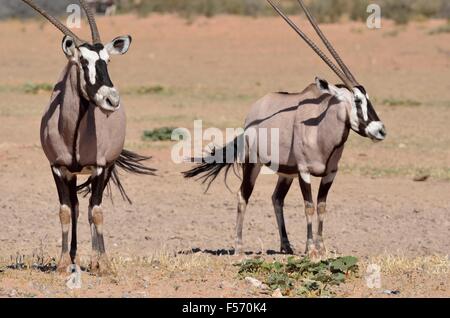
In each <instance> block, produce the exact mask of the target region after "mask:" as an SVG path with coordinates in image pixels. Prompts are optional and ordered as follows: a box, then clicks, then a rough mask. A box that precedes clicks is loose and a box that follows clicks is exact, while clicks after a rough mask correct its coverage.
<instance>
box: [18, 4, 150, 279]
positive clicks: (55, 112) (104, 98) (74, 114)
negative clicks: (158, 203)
mask: <svg viewBox="0 0 450 318" xmlns="http://www.w3.org/2000/svg"><path fill="white" fill-rule="evenodd" d="M22 1H24V2H25V3H27V4H28V5H29V6H30V7H32V8H33V9H34V10H36V11H37V12H39V13H40V14H41V15H43V16H44V17H45V18H46V19H47V20H48V21H50V22H51V23H52V24H53V25H54V26H55V27H56V28H58V29H59V30H60V31H61V32H62V33H63V34H64V35H65V36H64V39H63V41H62V49H63V51H64V53H65V55H66V57H67V59H68V64H67V66H66V67H65V68H64V70H63V72H62V74H61V76H60V79H59V80H58V82H57V84H56V85H55V88H54V90H53V94H52V97H51V101H50V104H49V105H48V107H47V108H46V109H45V112H44V115H43V118H42V122H41V131H40V136H41V143H42V148H43V150H44V152H45V155H46V157H47V158H48V160H49V162H50V166H51V171H52V173H53V177H54V180H55V183H56V187H57V190H58V196H59V202H60V210H59V218H60V221H61V227H62V252H61V258H60V260H59V263H58V267H57V269H58V271H62V272H64V271H66V269H67V267H68V266H69V265H70V264H76V263H77V262H79V260H78V257H77V220H78V215H79V209H78V197H77V194H78V192H79V191H84V192H87V193H89V192H91V197H90V200H89V213H88V218H89V224H90V227H91V236H92V250H93V255H92V258H91V265H90V270H91V272H93V273H98V274H102V273H107V272H109V271H110V270H111V267H110V264H109V261H108V258H107V256H106V252H105V243H104V239H103V208H102V199H103V192H104V190H105V188H106V187H107V186H109V183H110V181H112V182H113V183H114V184H115V185H116V186H117V187H118V188H119V190H120V193H121V194H122V197H123V198H124V199H127V200H128V201H129V198H128V196H127V194H126V193H125V190H124V188H123V186H122V184H121V182H120V180H119V175H118V172H117V168H122V169H123V170H125V171H127V172H132V173H137V174H144V175H152V174H154V171H155V170H154V169H151V168H148V167H146V166H144V165H143V164H142V161H145V160H147V159H150V158H149V157H143V156H140V155H137V154H135V153H132V152H130V151H127V150H124V149H123V147H124V142H125V130H126V117H125V110H124V107H123V105H122V104H121V100H120V95H119V92H118V90H117V89H116V88H115V87H114V84H113V83H112V81H111V79H110V77H109V74H108V63H109V62H110V56H112V55H121V54H125V53H126V52H127V51H128V49H129V47H130V44H131V37H130V36H121V37H118V38H116V39H114V40H113V41H112V42H110V43H108V44H106V45H103V44H102V42H101V39H100V33H99V31H98V28H97V24H96V21H95V18H94V14H93V13H92V12H91V11H90V8H89V7H88V5H87V4H86V3H85V1H84V0H80V4H81V7H82V8H83V10H84V11H85V13H86V16H87V19H88V22H89V25H90V29H91V33H92V41H93V43H92V44H90V43H88V42H87V41H83V40H81V39H80V38H79V37H77V36H76V35H75V34H74V33H73V32H72V31H71V30H70V29H69V28H67V27H66V26H65V25H64V24H62V23H61V22H60V21H59V20H57V19H56V18H55V17H53V16H51V15H49V14H48V13H47V12H45V11H44V10H43V9H42V8H40V7H39V6H37V5H36V4H35V3H34V2H33V1H32V0H22ZM77 175H87V176H89V178H88V180H87V181H86V182H85V183H84V184H82V185H79V186H77ZM71 225H72V226H71ZM70 228H71V230H72V233H71V234H72V235H71V236H72V239H71V244H70V251H69V246H68V244H69V242H68V241H69V230H70Z"/></svg>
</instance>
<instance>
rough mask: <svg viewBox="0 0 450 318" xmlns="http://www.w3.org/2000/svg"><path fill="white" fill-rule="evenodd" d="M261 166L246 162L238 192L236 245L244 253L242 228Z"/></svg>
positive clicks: (237, 252) (237, 251)
mask: <svg viewBox="0 0 450 318" xmlns="http://www.w3.org/2000/svg"><path fill="white" fill-rule="evenodd" d="M260 171H261V166H260V165H257V164H253V163H246V164H244V167H243V176H242V184H241V188H240V190H239V193H238V207H237V219H236V247H235V249H236V250H235V253H236V254H240V253H242V228H243V226H244V216H245V210H246V209H247V204H248V200H249V199H250V196H251V195H252V192H253V189H254V187H255V183H256V179H257V178H258V175H259V172H260Z"/></svg>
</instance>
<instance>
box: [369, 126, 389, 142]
mask: <svg viewBox="0 0 450 318" xmlns="http://www.w3.org/2000/svg"><path fill="white" fill-rule="evenodd" d="M383 130H384V125H383V123H382V122H381V121H373V122H371V123H370V124H369V125H368V126H367V128H366V135H367V136H369V137H370V138H371V139H372V140H374V141H382V140H384V139H385V138H386V136H385V135H384V134H382V133H381V131H383Z"/></svg>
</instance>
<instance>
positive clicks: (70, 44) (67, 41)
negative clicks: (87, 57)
mask: <svg viewBox="0 0 450 318" xmlns="http://www.w3.org/2000/svg"><path fill="white" fill-rule="evenodd" d="M62 49H63V51H64V54H66V56H67V57H73V56H74V55H75V49H76V46H75V41H74V40H73V38H72V37H70V36H68V35H66V36H65V37H64V39H63V41H62Z"/></svg>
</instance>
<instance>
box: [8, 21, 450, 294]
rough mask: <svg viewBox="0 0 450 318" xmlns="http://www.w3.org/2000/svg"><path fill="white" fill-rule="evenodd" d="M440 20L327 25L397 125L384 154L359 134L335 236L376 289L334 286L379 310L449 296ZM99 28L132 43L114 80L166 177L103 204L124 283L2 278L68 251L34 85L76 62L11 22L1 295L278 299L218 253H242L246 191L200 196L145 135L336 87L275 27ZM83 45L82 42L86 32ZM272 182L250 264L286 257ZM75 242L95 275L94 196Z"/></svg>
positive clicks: (338, 204)
mask: <svg viewBox="0 0 450 318" xmlns="http://www.w3.org/2000/svg"><path fill="white" fill-rule="evenodd" d="M444 23H445V22H443V21H433V22H422V23H419V22H416V23H412V24H410V25H408V26H405V27H398V26H395V25H393V24H391V23H389V22H387V21H385V23H384V25H383V28H382V29H380V30H369V29H367V28H366V27H365V25H364V24H358V23H345V24H336V25H324V26H323V29H324V31H325V33H327V34H328V35H329V37H330V38H331V39H332V40H333V42H334V43H335V44H336V47H337V48H338V50H339V51H340V53H341V55H342V56H343V57H344V58H345V61H347V63H348V64H349V65H350V67H351V69H352V70H353V72H354V73H355V74H356V75H357V78H358V79H359V81H360V82H361V83H363V84H364V85H365V86H366V88H367V90H368V91H369V94H370V97H371V99H372V100H373V101H374V104H375V106H376V109H377V111H378V113H379V115H380V116H381V117H382V119H383V120H384V122H385V124H386V126H387V129H388V138H387V139H386V141H385V142H383V143H379V144H374V143H372V142H370V141H369V140H366V139H363V138H361V137H359V136H357V135H356V134H352V135H351V137H350V139H349V142H348V146H347V148H346V151H345V153H344V156H343V159H342V161H341V170H340V174H339V175H338V177H337V179H336V182H335V184H334V186H333V188H332V192H331V194H330V196H329V204H328V205H329V209H330V213H329V214H328V215H327V219H326V223H325V237H326V243H327V245H328V249H329V250H330V251H333V252H334V253H336V254H337V255H354V256H357V257H358V258H359V259H360V268H361V272H362V275H363V274H364V272H365V266H367V264H370V263H376V264H379V265H380V266H381V270H382V284H383V285H382V289H375V290H371V289H369V288H368V287H367V286H366V284H365V283H364V279H363V277H360V278H354V279H352V280H350V281H349V282H348V283H346V284H345V285H343V286H341V287H339V289H338V291H337V295H338V296H345V297H358V296H363V297H379V296H383V295H384V294H382V291H383V290H385V289H389V290H399V291H400V294H399V295H398V296H386V295H384V296H386V297H414V296H424V297H431V296H438V297H443V296H446V297H449V296H450V288H449V286H450V279H449V277H450V275H449V266H450V265H449V263H450V262H449V259H448V255H449V253H450V240H449V237H450V236H449V235H450V216H449V213H450V128H449V122H450V34H448V33H443V34H437V35H430V34H429V33H430V31H432V30H433V29H435V28H437V27H439V26H440V25H442V24H444ZM99 24H100V28H101V31H102V36H103V38H104V39H112V38H113V37H115V36H117V35H122V34H131V35H132V36H133V44H132V48H131V49H130V52H129V53H128V54H127V55H125V56H123V57H117V58H115V59H114V60H113V61H112V63H111V66H110V73H111V77H112V79H113V81H114V82H115V83H116V85H117V86H118V87H119V88H120V89H121V91H122V95H123V96H122V99H123V102H124V105H125V106H126V108H127V114H128V128H127V129H128V135H127V142H126V147H127V148H128V149H130V150H133V151H137V152H139V153H142V154H145V155H151V156H153V160H152V161H151V163H150V164H151V166H152V167H154V168H157V169H158V170H159V171H158V176H156V177H137V176H132V175H123V182H124V184H125V186H126V188H127V190H128V193H129V195H130V196H131V198H132V200H133V205H128V204H126V203H125V202H122V201H121V198H120V195H119V193H118V192H117V191H115V190H114V191H113V199H114V204H112V203H111V201H110V200H109V199H105V203H104V206H105V208H106V211H107V212H106V216H105V222H106V224H105V232H106V244H107V249H108V251H109V254H110V256H111V257H112V258H113V259H114V264H115V266H116V270H117V273H116V275H112V276H110V277H101V278H99V277H95V276H90V275H89V274H88V273H84V274H83V287H82V288H81V289H79V290H70V289H68V288H67V287H66V285H65V276H61V275H59V274H57V273H54V272H50V273H47V272H40V271H35V270H15V269H11V268H8V266H9V265H13V264H15V262H16V259H17V257H18V255H24V256H25V259H26V260H29V262H32V261H33V260H34V259H36V258H37V257H38V256H41V257H44V258H45V259H51V258H58V256H59V249H60V245H61V238H60V225H59V218H58V209H59V204H58V200H57V195H56V189H55V186H54V183H53V179H52V176H51V173H50V169H49V166H48V162H47V160H46V158H45V156H44V154H43V152H42V150H41V147H40V141H39V125H40V118H41V114H42V110H43V108H44V106H45V105H46V103H47V102H48V100H49V96H50V92H49V91H47V90H46V89H45V85H44V86H43V87H44V89H42V90H39V89H36V92H34V93H33V92H30V90H33V88H36V87H37V84H47V83H48V84H53V83H54V81H55V80H56V79H57V78H58V76H59V73H60V72H61V70H62V68H63V67H64V65H65V63H66V60H65V57H64V55H63V52H62V51H61V45H60V43H61V38H62V36H61V34H60V33H58V32H57V31H56V30H54V29H53V28H52V27H51V26H49V25H48V24H44V23H43V22H41V21H29V22H21V21H8V22H1V23H0V37H1V38H2V49H1V50H0V74H1V75H0V193H1V196H0V260H1V261H0V297H1V296H4V297H8V296H10V297H17V296H18V297H53V296H63V297H81V296H90V297H103V296H106V297H108V296H112V297H165V296H166V297H190V296H197V297H208V296H216V297H228V296H238V297H239V296H242V297H254V296H267V295H265V294H261V292H260V291H259V290H256V289H252V288H248V285H247V284H246V282H245V281H243V280H241V279H239V277H238V275H237V268H236V267H235V266H233V264H234V263H235V262H236V261H238V260H240V259H242V257H237V256H230V255H219V256H218V255H217V254H222V253H221V252H227V251H229V250H231V249H232V248H233V243H234V223H235V216H236V195H235V193H231V192H229V191H228V190H227V189H226V187H225V186H224V184H223V183H222V178H219V179H220V180H219V181H218V182H217V183H216V184H214V185H213V187H212V188H211V190H210V191H209V193H208V194H204V190H205V187H204V186H202V185H201V184H198V183H195V182H194V181H186V180H184V179H183V178H182V176H181V174H180V172H181V171H184V170H186V169H188V168H189V167H190V165H189V164H180V165H177V164H174V163H173V162H172V161H171V159H170V158H171V156H170V155H171V149H172V146H173V145H174V143H173V142H170V141H166V142H151V141H144V140H143V139H142V135H143V131H144V130H150V129H154V128H160V127H164V126H168V127H186V128H188V129H192V128H193V122H194V120H195V119H202V120H203V125H204V127H205V128H206V127H218V128H220V129H225V128H227V127H241V126H242V125H243V121H244V118H245V116H246V112H247V111H248V109H249V107H250V105H251V104H252V103H253V102H254V101H256V100H257V99H258V98H259V97H261V96H263V95H264V94H266V93H268V92H271V91H279V90H282V91H293V92H295V91H300V90H302V89H303V88H304V87H305V86H306V85H308V84H309V83H311V82H312V81H313V80H314V77H315V76H321V77H324V78H327V79H329V80H330V81H335V80H336V79H335V77H334V76H333V74H332V73H331V72H330V71H329V70H328V69H327V68H326V67H325V66H324V64H323V63H322V62H321V61H320V59H319V58H317V57H316V56H315V55H314V54H313V53H312V51H311V50H309V49H308V48H307V47H306V45H304V44H303V43H302V42H300V41H299V39H298V38H297V37H296V35H295V34H294V33H293V32H292V31H291V30H290V29H289V28H288V27H287V26H286V25H285V24H284V23H282V22H281V20H280V19H278V18H257V19H255V18H241V17H229V16H223V17H217V18H213V19H207V18H198V19H195V20H193V21H187V20H184V19H182V18H178V17H175V16H170V15H167V16H150V17H147V18H137V17H135V16H118V17H114V18H107V19H106V18H103V19H100V22H99ZM300 24H301V25H302V26H304V27H305V29H306V30H307V31H309V32H312V29H311V28H310V27H308V26H307V25H306V23H305V22H304V21H303V22H300ZM79 33H81V34H82V35H86V37H87V35H88V31H87V28H86V27H84V28H83V29H82V30H80V31H79ZM311 34H312V33H311ZM208 142H209V141H206V142H205V146H206V144H207V143H208ZM426 177H428V179H427V180H426V181H422V182H417V181H414V179H417V178H419V179H426ZM275 180H276V177H274V176H268V175H265V176H261V177H260V178H259V179H258V183H257V186H256V189H255V192H254V195H253V197H252V200H251V204H250V205H249V208H248V210H247V216H246V221H245V228H244V246H245V250H246V251H247V252H248V253H247V256H245V257H249V258H251V257H255V256H261V257H264V258H266V259H271V258H277V259H283V258H284V257H285V256H281V255H273V251H278V249H279V237H278V231H277V227H276V221H275V216H274V212H273V208H272V204H271V199H270V197H271V193H272V191H273V188H274V185H275ZM229 185H230V188H231V189H232V190H233V191H234V192H236V191H237V189H238V186H239V183H238V179H237V178H235V177H234V176H230V180H229ZM315 185H317V182H315ZM285 217H286V222H287V228H288V233H289V235H290V238H291V242H292V244H293V245H294V247H295V249H296V251H297V253H298V254H301V253H302V252H303V251H304V246H305V239H306V221H305V217H304V213H303V203H302V198H301V194H300V191H299V188H298V187H297V186H295V187H293V188H292V190H291V192H290V193H289V195H288V197H287V202H286V207H285ZM79 240H80V241H79V250H80V253H81V256H82V262H83V264H87V263H88V260H89V255H90V234H89V227H88V222H87V199H83V200H82V201H81V216H80V223H79ZM192 250H193V251H194V252H193V253H187V254H186V253H185V254H180V252H182V251H192ZM269 296H270V295H269Z"/></svg>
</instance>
